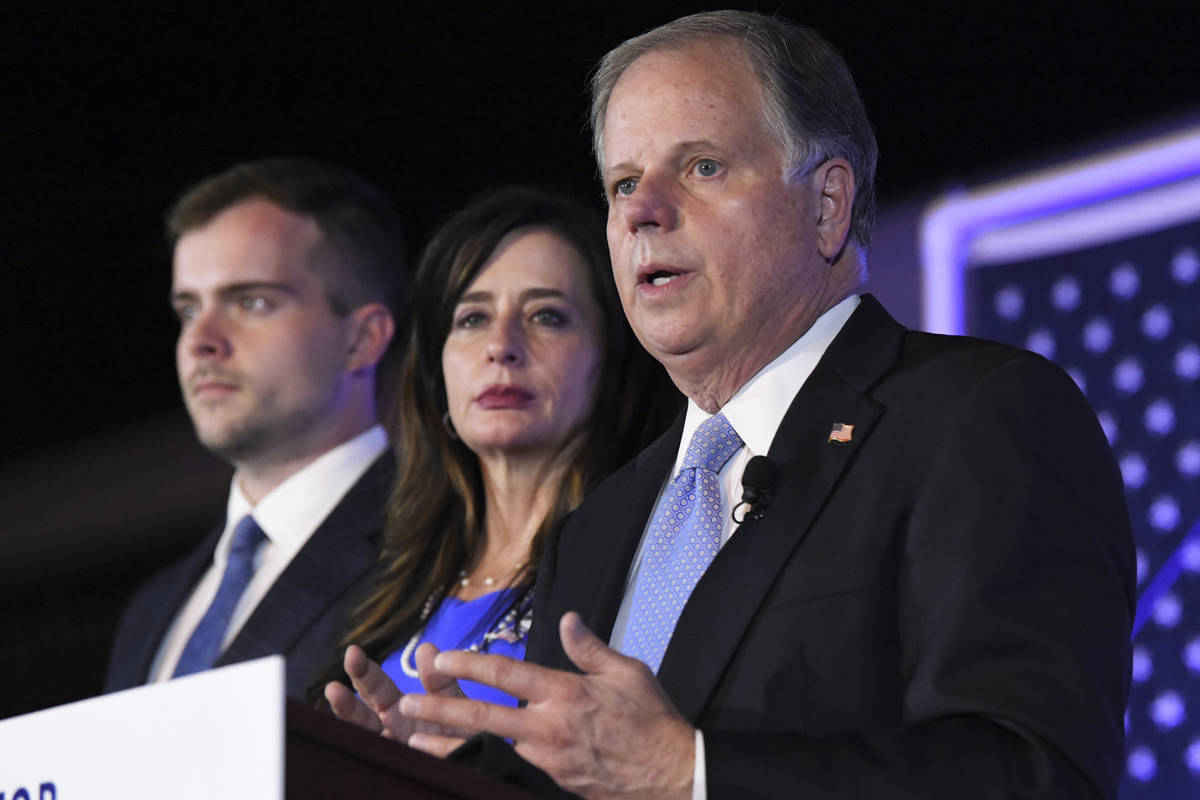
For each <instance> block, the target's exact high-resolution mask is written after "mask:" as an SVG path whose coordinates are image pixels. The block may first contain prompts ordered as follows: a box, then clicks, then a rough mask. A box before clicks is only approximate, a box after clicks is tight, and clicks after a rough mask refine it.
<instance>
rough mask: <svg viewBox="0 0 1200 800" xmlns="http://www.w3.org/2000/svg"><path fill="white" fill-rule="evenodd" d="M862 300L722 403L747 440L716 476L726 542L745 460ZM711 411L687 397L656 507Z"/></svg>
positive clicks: (764, 440)
mask: <svg viewBox="0 0 1200 800" xmlns="http://www.w3.org/2000/svg"><path fill="white" fill-rule="evenodd" d="M858 303H859V297H858V295H851V296H850V297H847V298H846V299H845V300H843V301H841V302H840V303H838V304H837V305H835V306H834V307H833V308H831V309H829V310H828V311H826V312H825V313H824V314H822V315H821V316H820V317H818V318H817V321H816V322H814V323H813V325H812V327H811V328H809V329H808V330H807V331H806V332H805V333H804V335H803V336H801V337H800V338H799V339H797V340H796V341H795V342H793V343H792V345H791V347H789V348H788V349H787V350H784V351H783V352H782V353H780V354H779V355H778V356H777V357H776V358H775V360H774V361H772V362H771V363H770V364H767V365H766V366H765V367H763V368H762V369H761V370H759V371H758V372H757V373H755V375H754V377H752V378H751V379H750V380H748V381H746V383H745V384H743V385H742V388H740V389H738V390H737V393H736V394H734V396H733V397H731V398H730V399H729V402H727V403H726V404H725V405H724V406H723V407H722V408H721V410H720V412H719V413H722V414H724V415H725V419H727V420H728V421H729V424H730V425H731V426H733V429H734V430H735V431H737V434H738V436H740V437H742V442H743V446H742V448H741V449H740V450H738V451H737V452H736V453H734V454H733V457H731V458H730V459H729V461H727V462H725V466H724V467H722V468H721V472H720V473H719V475H718V480H719V481H720V484H721V502H722V506H723V510H724V514H723V520H724V524H723V525H722V528H721V546H722V547H724V546H725V543H726V542H728V541H729V539H730V537H731V536H733V534H734V533H735V532H736V531H737V528H738V525H737V523H735V522H734V521H733V516H732V513H731V512H732V509H733V505H732V503H733V502H736V500H738V499H740V498H741V496H742V473H743V472H744V471H745V469H746V464H747V462H749V461H750V459H751V458H754V456H756V455H766V454H767V452H768V451H769V450H770V449H771V442H772V440H774V438H775V432H776V431H778V430H779V424H780V423H781V422H783V415H784V414H786V413H787V410H788V408H789V407H791V405H792V401H793V400H795V399H796V395H797V393H799V391H800V389H801V388H802V387H803V386H804V382H805V381H807V380H808V376H809V375H811V374H812V372H813V370H814V369H816V366H817V362H818V361H820V360H821V356H823V355H825V351H826V350H827V349H828V348H829V345H830V344H831V343H832V342H833V339H834V337H836V336H837V334H838V331H840V330H841V329H842V326H843V325H845V324H846V320H848V319H850V315H851V314H853V313H854V309H856V308H858ZM712 416H713V415H712V414H709V413H708V412H706V411H705V410H704V409H702V408H700V406H698V405H696V404H695V403H694V402H692V401H691V400H688V404H687V415H686V416H685V417H684V420H683V436H681V437H680V440H679V451H678V452H677V453H676V454H675V465H674V466H673V467H672V468H671V474H670V475H668V476H667V478H666V480H664V481H663V485H662V488H661V489H659V493H658V499H656V500H655V501H654V508H655V509H657V508H658V503H659V501H660V500H661V499H662V495H663V492H665V491H666V490H667V487H668V486H669V485H670V483H671V479H672V478H674V477H675V475H676V474H678V473H679V470H680V468H681V467H682V465H683V458H684V456H685V455H686V454H687V447H688V444H689V443H690V442H691V441H692V434H694V433H695V432H696V429H697V428H699V427H700V425H701V424H702V423H704V422H705V421H706V420H708V419H709V418H711V417H712ZM652 521H653V515H651V519H648V520H646V528H645V530H643V531H642V541H641V542H640V543H639V544H638V550H637V554H636V555H635V556H634V558H633V565H632V566H631V567H630V570H629V577H628V578H627V579H626V581H625V596H624V597H623V598H622V600H621V609H620V611H618V612H617V619H616V621H615V622H614V623H613V630H612V635H611V636H610V637H609V644H610V645H611V646H612V647H613V648H615V649H617V650H620V649H621V643H622V641H623V640H624V638H625V627H626V625H627V624H628V621H629V607H630V605H632V602H633V589H634V587H635V586H636V585H637V579H638V573H639V572H640V570H641V566H642V555H643V551H644V550H645V548H646V544H647V536H646V534H647V533H648V532H649V530H650V523H651V522H652ZM695 746H696V749H695V760H694V767H693V770H692V800H707V797H708V778H707V773H706V771H705V757H704V735H703V734H702V733H701V731H700V729H699V728H697V729H696V733H695Z"/></svg>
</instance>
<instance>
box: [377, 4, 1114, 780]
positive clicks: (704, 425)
mask: <svg viewBox="0 0 1200 800" xmlns="http://www.w3.org/2000/svg"><path fill="white" fill-rule="evenodd" d="M592 121H593V129H594V133H595V142H596V153H597V157H598V159H599V162H600V172H601V175H602V178H603V181H604V184H605V189H606V194H607V197H608V201H609V222H608V237H609V245H610V249H611V252H612V257H613V270H614V274H615V277H616V281H617V286H618V289H619V290H620V293H621V297H622V302H623V303H624V306H625V310H626V313H627V315H628V316H629V319H630V322H631V323H632V326H633V328H634V330H635V332H636V333H637V335H638V337H639V339H640V340H641V342H642V343H643V344H644V345H645V347H646V348H647V349H648V350H649V351H650V352H651V353H652V354H653V355H654V356H655V357H656V358H658V359H659V360H660V361H661V362H662V363H663V364H664V366H665V367H666V368H667V370H668V371H669V372H670V374H671V377H672V379H673V380H674V381H675V383H676V384H677V385H678V386H679V388H680V389H681V390H682V391H683V392H684V394H686V395H687V396H688V398H689V404H688V409H687V411H686V414H685V416H684V417H683V418H682V419H680V420H679V421H678V422H677V423H676V425H675V426H674V427H673V428H672V430H671V431H669V432H668V433H667V434H666V435H665V436H664V437H663V438H662V439H661V440H659V441H658V442H657V443H656V444H654V445H652V446H651V447H650V448H649V449H648V450H646V451H645V452H643V453H642V454H641V455H639V456H638V458H637V459H635V461H634V462H633V463H631V464H629V465H627V466H626V467H625V468H624V469H623V470H621V471H620V472H618V473H617V474H616V475H614V476H613V477H612V478H611V479H609V480H608V481H607V482H606V483H604V484H602V485H601V487H599V488H598V489H597V490H596V491H595V492H594V493H593V494H592V495H590V496H589V497H588V498H587V499H586V500H585V501H584V503H583V504H582V505H581V506H580V508H579V509H578V510H577V511H576V512H575V513H574V514H573V515H572V516H571V517H570V518H569V519H568V520H567V522H566V523H565V524H564V526H563V528H562V530H561V531H560V532H559V535H558V536H557V537H556V538H554V539H553V540H552V541H551V542H550V543H549V544H548V546H547V551H546V554H545V558H544V559H543V562H542V567H541V570H540V572H539V575H538V584H537V605H536V607H535V612H534V620H535V624H534V631H533V633H532V634H531V638H530V643H529V649H528V653H527V659H528V660H529V661H532V662H536V664H537V665H535V664H529V663H525V664H518V663H515V662H511V661H506V660H504V659H501V658H497V657H488V656H480V655H477V654H470V653H460V652H445V653H440V654H436V655H435V654H434V652H433V651H432V649H426V650H425V651H423V652H421V653H418V662H419V663H420V665H421V668H422V671H423V677H424V678H425V680H426V681H427V683H428V684H429V686H430V687H431V688H433V689H435V690H439V691H435V692H434V693H433V694H431V695H428V696H414V695H409V696H406V697H404V698H402V699H401V700H400V701H399V711H400V712H401V713H402V714H404V715H406V716H407V717H408V718H409V719H410V720H416V721H420V722H424V723H436V724H439V725H443V726H449V727H451V728H457V729H458V730H460V731H468V732H469V731H476V730H487V731H492V732H494V733H496V734H499V735H500V736H504V737H508V738H511V739H514V740H515V749H516V751H517V753H518V754H520V755H521V756H523V757H524V758H526V759H528V760H529V761H531V762H532V763H534V764H536V765H537V766H539V767H541V768H542V769H544V770H545V771H546V772H548V773H549V774H550V776H552V777H553V778H554V779H555V780H556V781H557V782H558V783H559V784H560V785H561V786H563V787H565V788H567V789H570V790H572V791H574V792H577V793H579V794H582V795H584V796H587V797H606V798H607V797H654V798H688V797H706V796H707V797H710V798H724V797H738V798H742V797H789V798H790V797H802V798H808V797H813V798H818V797H829V798H834V797H838V798H840V797H872V798H874V797H886V798H897V797H906V798H908V797H911V798H930V797H954V798H958V797H970V798H992V797H995V798H1001V797H1004V798H1008V797H1045V798H1068V797H1070V798H1074V797H1097V796H1108V797H1111V796H1114V795H1115V792H1116V786H1117V779H1118V777H1119V774H1120V770H1121V767H1122V763H1123V753H1122V749H1123V748H1122V745H1123V710H1124V705H1125V698H1126V692H1127V689H1128V677H1127V676H1128V669H1129V661H1130V645H1129V631H1130V621H1131V618H1132V610H1133V602H1134V600H1133V591H1134V558H1133V546H1132V539H1131V535H1130V532H1129V526H1128V519H1127V515H1126V511H1125V508H1124V504H1123V499H1122V492H1121V484H1120V478H1119V473H1118V471H1117V469H1116V467H1115V465H1114V461H1113V458H1112V456H1111V454H1110V453H1109V450H1108V445H1107V442H1106V441H1105V439H1104V436H1103V433H1102V432H1101V430H1100V427H1099V425H1098V424H1097V422H1096V420H1095V417H1094V416H1093V415H1092V413H1091V411H1090V409H1089V408H1088V406H1087V403H1086V401H1085V400H1084V399H1083V397H1082V396H1081V394H1080V393H1079V391H1078V389H1077V388H1076V387H1075V385H1074V383H1073V382H1072V381H1071V380H1070V379H1069V378H1068V377H1067V376H1066V375H1065V374H1064V373H1063V372H1062V371H1061V370H1059V369H1057V368H1056V367H1054V366H1053V365H1051V364H1049V363H1048V362H1046V361H1045V360H1043V359H1041V358H1040V357H1037V356H1034V355H1032V354H1030V353H1026V352H1023V351H1018V350H1015V349H1012V348H1009V347H1006V346H1003V345H998V344H992V343H987V342H981V341H978V340H971V339H961V338H950V337H940V336H932V335H929V334H923V333H918V332H913V331H908V330H906V329H904V328H903V327H902V326H900V325H899V324H898V323H896V322H895V321H894V320H893V319H892V318H891V317H890V316H888V314H887V313H886V312H885V311H884V310H883V308H882V307H881V306H880V305H879V303H878V302H876V301H875V300H874V299H873V298H871V297H870V296H859V295H857V294H856V290H857V288H858V287H859V286H860V285H861V283H862V280H863V276H864V271H865V256H866V251H867V247H868V244H869V237H870V223H871V218H872V202H873V201H872V195H873V189H872V184H873V175H874V166H875V154H876V150H875V141H874V137H873V135H872V133H871V130H870V126H869V124H868V122H867V118H866V113H865V111H864V109H863V106H862V102H861V100H860V98H859V96H858V92H857V89H856V88H855V86H854V83H853V81H852V79H851V78H850V75H849V71H848V69H847V68H846V66H845V64H844V63H843V62H842V60H841V58H840V56H838V55H837V54H836V53H835V52H834V51H833V50H832V48H831V47H830V46H829V45H828V44H827V43H825V42H824V41H823V40H821V39H820V38H819V37H817V36H816V35H815V34H814V33H813V32H811V31H808V30H805V29H802V28H798V27H796V26H793V25H791V24H789V23H787V22H785V21H782V20H778V19H770V18H766V17H762V16H759V15H756V14H750V13H742V12H716V13H711V14H700V15H696V16H694V17H689V18H685V19H682V20H678V21H676V22H674V23H671V24H669V25H666V26H663V27H662V28H658V29H656V30H654V31H651V32H650V33H648V34H645V35H644V36H641V37H638V38H636V39H633V40H630V41H629V42H626V43H624V44H623V45H621V46H620V47H618V48H617V49H616V50H614V51H613V52H612V53H610V54H609V55H608V56H607V57H606V58H605V59H604V61H603V62H602V63H601V65H600V67H599V69H598V71H597V74H596V77H595V79H594V84H593V117H592ZM754 456H765V457H766V458H767V459H769V461H770V462H771V463H772V464H773V466H774V469H773V470H772V469H767V470H766V471H765V474H764V473H760V474H759V475H758V476H757V477H754V476H752V475H751V473H752V472H753V471H754V470H752V469H750V468H748V464H750V460H751V458H752V457H754ZM758 463H761V462H758ZM743 473H745V474H743ZM743 482H745V483H756V484H758V485H759V491H758V494H759V496H758V497H757V498H755V499H753V500H752V502H750V503H746V504H742V505H738V501H739V499H740V498H741V497H742V495H743V490H742V486H743ZM735 506H736V508H735ZM731 512H732V514H731ZM572 612H578V613H572ZM593 631H594V632H595V633H592V632H593ZM606 642H607V643H606ZM623 654H624V655H623ZM538 665H540V666H538ZM461 678H468V679H472V680H482V681H484V682H487V683H490V684H493V685H496V686H498V687H500V688H501V689H503V690H505V691H508V692H511V693H513V694H516V695H518V696H520V697H522V698H524V699H525V700H526V701H527V705H526V706H525V707H524V708H521V709H500V708H497V707H493V706H488V705H486V704H481V703H477V702H473V701H469V700H463V699H459V698H454V697H452V696H449V695H450V694H452V692H451V691H449V687H448V686H447V684H448V683H449V682H450V681H452V679H461ZM409 742H410V744H413V745H414V746H417V747H420V748H422V749H425V750H428V751H430V752H435V753H445V752H448V751H449V750H450V749H451V748H452V747H454V746H455V745H456V744H457V743H458V740H457V739H456V738H455V737H454V736H448V735H445V734H444V733H443V734H441V735H435V734H434V733H432V732H421V733H417V734H415V735H413V736H412V737H411V738H410V739H409Z"/></svg>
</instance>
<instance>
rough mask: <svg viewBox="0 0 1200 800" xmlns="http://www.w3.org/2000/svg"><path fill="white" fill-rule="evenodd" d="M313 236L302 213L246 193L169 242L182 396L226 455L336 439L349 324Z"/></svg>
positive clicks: (273, 454)
mask: <svg viewBox="0 0 1200 800" xmlns="http://www.w3.org/2000/svg"><path fill="white" fill-rule="evenodd" d="M321 236H322V234H321V231H320V229H319V228H318V226H317V224H316V223H315V222H314V221H313V220H312V219H310V218H308V217H304V216H300V215H297V214H292V213H290V212H287V211H284V210H283V209H281V208H279V207H278V206H276V205H274V204H272V203H270V202H268V201H265V200H262V199H250V200H246V201H243V202H241V203H239V204H237V205H235V206H232V207H230V208H228V209H226V210H225V211H223V212H221V213H220V214H218V215H217V216H216V217H214V218H213V219H212V220H211V221H210V222H209V223H208V224H207V225H205V226H204V227H201V228H198V229H196V230H193V231H190V232H188V233H186V234H184V235H183V236H182V237H181V238H180V239H179V241H178V243H177V245H176V247H175V256H174V265H173V283H172V289H171V302H172V305H173V306H174V308H175V312H176V314H177V315H178V317H179V320H180V332H179V341H178V343H177V345H176V351H175V355H176V365H177V368H178V371H179V383H180V386H181V388H182V390H183V399H184V402H185V403H186V405H187V409H188V412H189V413H190V414H191V417H192V422H193V424H194V425H195V428H196V435H197V437H198V438H199V439H200V441H201V443H202V444H204V446H205V447H207V448H209V449H210V450H212V451H213V452H215V453H217V454H218V455H220V456H222V457H223V458H225V459H227V460H229V461H231V462H233V463H234V464H238V463H239V462H241V463H245V462H247V461H250V460H253V459H258V458H263V457H267V458H272V459H277V458H282V457H289V458H303V457H305V456H311V455H315V454H318V453H320V452H322V451H323V450H324V449H326V448H327V447H328V446H331V445H332V444H336V442H332V443H331V442H330V441H328V439H329V436H330V432H331V431H333V430H334V429H336V427H337V423H338V420H339V418H340V416H341V415H342V414H343V413H345V402H346V390H347V385H348V379H349V370H348V366H347V363H348V352H349V350H350V349H351V346H352V342H351V337H352V336H353V332H352V330H351V326H352V321H351V320H350V318H349V317H339V316H337V315H336V314H334V313H333V311H332V310H331V309H330V307H329V302H328V300H327V297H326V293H325V290H324V287H323V286H322V284H321V282H320V280H319V279H318V278H317V276H316V274H315V272H314V270H313V269H312V267H311V265H310V256H311V255H312V253H313V251H314V248H315V246H316V245H317V244H319V242H320V240H321Z"/></svg>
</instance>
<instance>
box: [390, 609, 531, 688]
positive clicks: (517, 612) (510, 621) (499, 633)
mask: <svg viewBox="0 0 1200 800" xmlns="http://www.w3.org/2000/svg"><path fill="white" fill-rule="evenodd" d="M440 597H441V592H433V593H432V594H430V595H429V597H428V598H427V599H426V600H425V605H424V606H422V608H421V618H420V620H418V627H417V631H416V633H414V634H413V635H412V638H410V639H409V640H408V644H406V645H404V651H403V652H402V653H400V669H401V670H402V671H403V672H404V674H405V675H407V676H408V677H410V678H417V677H418V676H417V663H416V660H415V659H414V658H413V654H414V653H415V652H416V650H417V643H418V642H420V641H421V634H422V633H424V632H425V623H426V622H428V621H429V617H430V616H431V615H432V614H433V609H434V607H435V606H436V605H437V601H438V599H439V598H440ZM532 624H533V587H532V586H530V587H529V588H528V589H526V590H525V591H524V592H522V593H521V596H520V597H518V598H517V600H516V602H515V603H513V604H512V605H511V606H509V608H508V611H507V612H505V613H504V614H503V615H502V616H501V617H500V618H499V619H497V620H496V623H495V624H494V625H492V627H491V628H490V629H488V631H487V632H485V633H484V634H483V639H482V640H481V641H478V642H473V643H472V644H471V645H470V646H469V647H464V648H463V649H464V650H467V651H469V652H472V653H481V652H482V653H486V652H487V651H488V646H489V645H490V644H491V643H492V642H494V641H495V640H497V639H500V640H502V641H505V642H520V641H522V640H524V639H525V638H526V637H527V636H529V628H530V626H531V625H532Z"/></svg>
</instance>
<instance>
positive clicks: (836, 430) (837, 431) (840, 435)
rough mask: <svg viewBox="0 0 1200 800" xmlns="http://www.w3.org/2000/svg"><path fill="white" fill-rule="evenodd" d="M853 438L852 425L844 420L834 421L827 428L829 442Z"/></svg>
mask: <svg viewBox="0 0 1200 800" xmlns="http://www.w3.org/2000/svg"><path fill="white" fill-rule="evenodd" d="M853 438H854V426H853V425H847V424H846V423H844V422H835V423H833V427H832V428H831V429H830V430H829V441H830V442H843V443H845V442H849V441H850V440H851V439H853Z"/></svg>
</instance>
